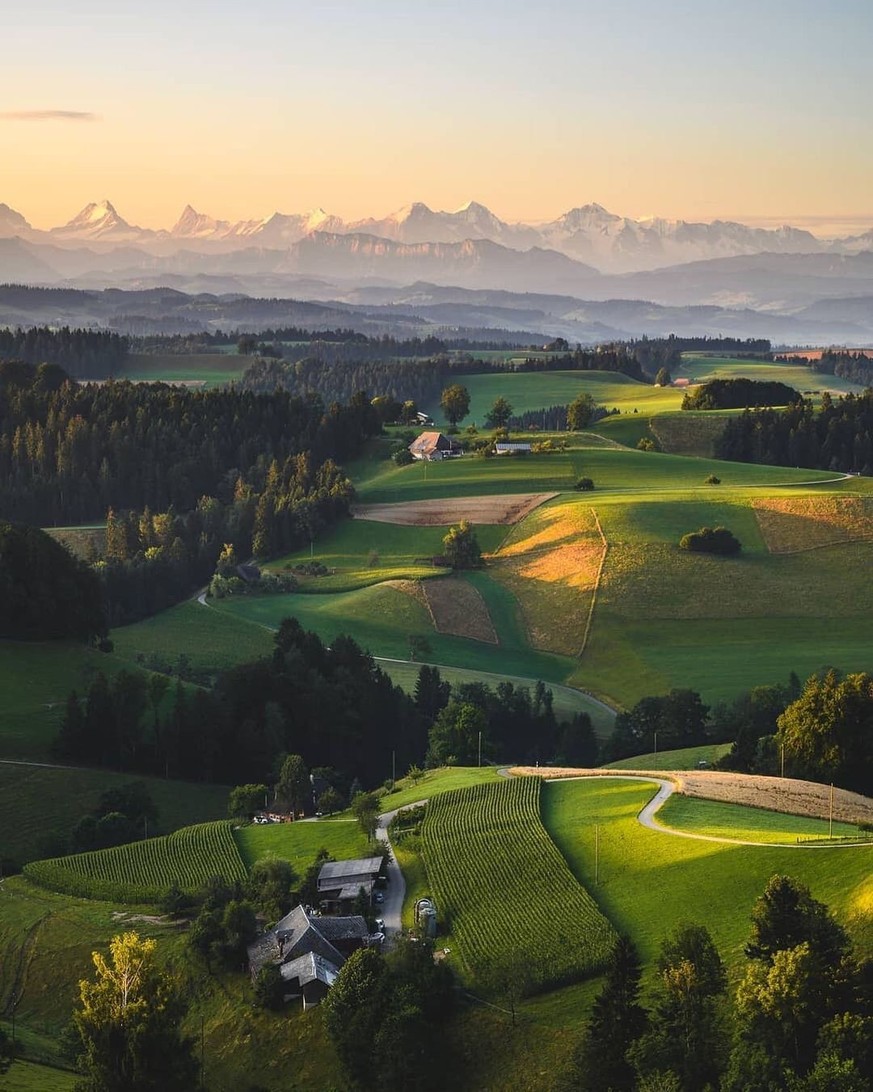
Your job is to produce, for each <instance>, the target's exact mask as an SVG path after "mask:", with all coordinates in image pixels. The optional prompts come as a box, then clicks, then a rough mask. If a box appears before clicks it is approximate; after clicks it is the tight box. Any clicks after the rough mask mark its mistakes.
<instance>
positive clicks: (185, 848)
mask: <svg viewBox="0 0 873 1092" xmlns="http://www.w3.org/2000/svg"><path fill="white" fill-rule="evenodd" d="M24 872H25V875H26V876H27V877H28V879H30V880H33V881H34V882H35V883H38V884H40V885H41V886H43V887H49V888H52V889H53V890H55V891H63V892H64V893H66V894H69V895H81V896H84V897H85V898H104V899H112V900H118V901H122V902H152V901H155V900H156V899H160V898H161V897H162V896H163V895H164V893H165V892H166V891H167V889H168V888H170V887H171V886H172V885H173V884H175V885H176V886H178V887H179V888H181V889H182V890H183V891H193V890H195V889H196V888H198V887H199V886H200V885H201V884H202V883H204V882H205V881H206V880H208V879H209V878H210V877H211V876H224V877H225V879H227V880H234V879H239V880H244V879H245V878H246V868H245V865H244V864H243V860H242V858H241V857H240V855H239V850H238V849H237V847H236V842H235V841H234V839H233V832H232V829H231V824H230V823H229V822H227V821H221V822H217V823H199V824H198V825H197V826H193V827H184V828H183V829H182V830H177V831H176V832H175V833H174V834H168V835H166V836H164V837H162V838H149V839H147V840H146V841H143V842H132V843H131V844H130V845H125V846H115V847H114V848H112V849H101V850H94V851H92V852H90V853H77V854H76V855H75V856H72V857H55V858H53V859H51V860H46V861H33V862H32V863H30V864H28V865H25V868H24Z"/></svg>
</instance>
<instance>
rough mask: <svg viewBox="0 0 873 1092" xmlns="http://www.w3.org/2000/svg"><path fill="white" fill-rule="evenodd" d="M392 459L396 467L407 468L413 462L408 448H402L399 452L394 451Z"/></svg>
mask: <svg viewBox="0 0 873 1092" xmlns="http://www.w3.org/2000/svg"><path fill="white" fill-rule="evenodd" d="M392 458H393V459H394V462H395V463H396V464H397V465H398V466H409V464H410V463H414V462H415V459H413V457H412V452H411V451H410V450H409V448H408V447H402V448H400V450H399V451H395V452H394V454H393V455H392Z"/></svg>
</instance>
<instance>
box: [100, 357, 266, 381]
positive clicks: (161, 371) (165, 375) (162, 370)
mask: <svg viewBox="0 0 873 1092" xmlns="http://www.w3.org/2000/svg"><path fill="white" fill-rule="evenodd" d="M249 363H250V361H249V360H248V359H247V358H246V357H244V356H237V355H231V354H228V353H180V354H175V353H167V354H161V353H157V354H151V353H130V354H129V356H128V357H127V360H126V361H125V364H124V370H123V372H122V373H121V374H120V375H119V376H118V377H117V378H119V379H130V380H132V381H134V382H139V383H185V384H188V385H191V386H197V387H205V388H210V387H222V386H224V385H225V384H226V383H231V382H233V380H235V379H240V378H242V374H243V372H244V371H245V370H246V368H247V367H248V365H249Z"/></svg>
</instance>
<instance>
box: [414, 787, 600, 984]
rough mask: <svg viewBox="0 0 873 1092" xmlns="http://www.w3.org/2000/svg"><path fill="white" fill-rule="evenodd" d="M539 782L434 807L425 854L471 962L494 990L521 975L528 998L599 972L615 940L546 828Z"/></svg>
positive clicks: (475, 792) (440, 901)
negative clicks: (502, 974) (508, 971)
mask: <svg viewBox="0 0 873 1092" xmlns="http://www.w3.org/2000/svg"><path fill="white" fill-rule="evenodd" d="M541 784H542V782H541V780H540V778H538V777H520V778H512V779H508V780H506V781H502V782H498V783H496V784H485V785H473V786H470V787H469V788H464V789H458V790H456V791H454V792H447V793H444V794H442V795H440V796H436V797H434V798H433V799H432V800H431V801H430V803H429V804H428V805H427V810H426V812H425V818H424V822H423V824H422V854H423V856H424V861H425V865H426V866H427V872H428V878H429V880H430V883H431V887H432V891H433V895H434V897H435V899H436V901H437V907H438V911H439V914H440V917H441V918H442V919H447V920H448V924H449V927H450V929H451V933H452V936H453V938H454V939H455V941H456V942H457V944H458V946H459V948H460V954H461V957H462V960H463V962H464V963H465V964H466V965H467V967H468V969H469V970H470V971H471V973H472V974H473V976H474V977H480V978H482V979H483V980H487V979H488V978H489V977H490V975H491V974H492V973H493V971H494V970H495V969H498V970H499V968H500V967H501V966H503V965H511V966H513V967H515V968H522V967H523V973H524V979H525V983H524V984H525V991H526V992H533V991H535V990H539V989H544V988H546V987H547V986H554V985H559V984H561V983H565V982H571V981H574V980H577V979H580V978H584V977H586V976H587V975H590V974H593V973H595V972H596V971H598V970H599V969H600V968H601V967H602V966H603V964H604V962H605V959H606V957H607V955H608V953H609V950H610V948H611V947H612V944H613V942H614V940H615V932H614V930H613V928H612V926H611V925H610V923H609V922H608V921H607V919H606V918H605V917H604V916H603V914H602V913H601V912H600V910H599V909H598V907H597V904H596V903H595V901H594V899H593V898H592V897H591V896H590V895H589V893H588V892H587V891H586V890H585V888H584V887H582V885H581V884H580V883H579V882H578V881H577V880H576V878H575V877H574V876H573V874H572V873H571V872H570V869H569V867H568V866H567V863H566V861H565V860H564V858H563V857H562V855H561V853H560V851H559V850H558V848H557V847H556V846H555V844H554V842H553V841H552V839H551V838H550V837H549V834H548V832H547V831H546V828H545V827H544V826H543V824H542V821H541V819H540V788H541Z"/></svg>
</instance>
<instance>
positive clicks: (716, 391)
mask: <svg viewBox="0 0 873 1092" xmlns="http://www.w3.org/2000/svg"><path fill="white" fill-rule="evenodd" d="M799 401H800V394H799V393H798V392H797V391H796V390H795V389H794V388H793V387H789V386H788V385H787V384H786V383H778V382H776V380H766V381H764V380H760V379H710V381H709V382H708V383H702V384H701V385H700V386H699V387H694V388H693V389H692V390H690V391H688V393H687V394H686V395H685V397H684V398H683V399H682V409H684V410H718V409H747V408H748V407H749V406H790V405H792V404H793V403H795V402H799Z"/></svg>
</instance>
